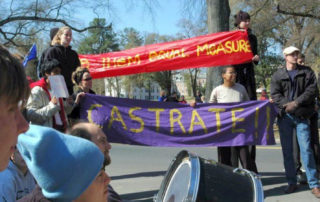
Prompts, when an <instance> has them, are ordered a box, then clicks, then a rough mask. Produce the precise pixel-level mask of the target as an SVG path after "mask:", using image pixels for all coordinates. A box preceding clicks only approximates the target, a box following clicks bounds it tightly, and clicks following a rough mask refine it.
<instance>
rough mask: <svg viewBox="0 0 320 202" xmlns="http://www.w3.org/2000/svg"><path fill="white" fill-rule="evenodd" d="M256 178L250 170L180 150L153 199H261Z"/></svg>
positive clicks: (234, 201)
mask: <svg viewBox="0 0 320 202" xmlns="http://www.w3.org/2000/svg"><path fill="white" fill-rule="evenodd" d="M263 200H264V196H263V188H262V184H261V180H260V178H259V177H258V176H257V175H256V174H255V173H253V172H250V171H247V170H245V169H241V168H232V167H229V166H226V165H223V164H220V163H217V162H215V161H213V160H206V159H203V158H200V157H198V156H196V155H194V154H192V153H189V152H188V151H181V152H179V154H178V155H177V156H176V157H175V159H173V161H172V162H171V164H170V166H169V169H168V171H167V173H166V175H165V177H164V179H163V181H162V183H161V187H160V190H159V192H158V194H157V195H156V196H155V197H154V201H156V202H162V201H163V202H195V201H212V202H237V201H241V202H261V201H263Z"/></svg>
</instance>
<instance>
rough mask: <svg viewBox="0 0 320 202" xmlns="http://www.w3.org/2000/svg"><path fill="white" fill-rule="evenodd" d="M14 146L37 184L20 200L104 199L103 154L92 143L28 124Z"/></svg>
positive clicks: (107, 179)
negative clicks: (27, 128)
mask: <svg viewBox="0 0 320 202" xmlns="http://www.w3.org/2000/svg"><path fill="white" fill-rule="evenodd" d="M17 148H18V150H19V151H20V153H21V155H22V157H23V159H24V160H25V162H26V164H27V166H28V168H29V170H30V172H31V173H32V174H33V176H34V178H35V179H36V181H37V183H38V187H37V188H36V189H35V190H34V191H33V192H32V193H31V194H29V195H27V196H26V197H24V198H22V199H20V200H19V201H20V202H21V201H22V202H26V201H29V202H31V201H33V202H34V201H58V202H67V201H74V202H80V201H94V202H102V201H103V202H105V201H106V199H107V195H108V189H107V186H108V184H109V182H110V178H109V177H108V175H107V174H106V173H105V171H104V167H105V166H104V164H103V162H104V156H103V154H102V152H101V151H100V150H99V148H98V147H97V146H96V145H95V144H93V143H92V142H90V141H88V140H85V139H83V138H79V137H74V136H71V135H66V134H63V133H60V132H59V131H57V130H54V129H52V128H47V127H42V126H36V125H30V129H29V130H28V131H27V132H26V133H24V134H22V135H20V137H19V138H18V144H17Z"/></svg>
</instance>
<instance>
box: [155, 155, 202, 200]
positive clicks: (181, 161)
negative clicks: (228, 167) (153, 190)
mask: <svg viewBox="0 0 320 202" xmlns="http://www.w3.org/2000/svg"><path fill="white" fill-rule="evenodd" d="M199 179H200V161H199V158H198V157H196V156H194V155H192V154H191V153H188V152H187V151H181V152H180V153H179V154H178V155H177V156H176V158H175V159H174V160H173V161H172V162H171V164H170V166H169V169H168V171H167V173H166V175H165V177H164V180H163V181H162V184H161V187H160V190H159V193H158V194H157V197H156V199H155V201H159V202H160V201H167V202H174V201H176V202H177V201H195V200H196V198H197V194H198V188H199Z"/></svg>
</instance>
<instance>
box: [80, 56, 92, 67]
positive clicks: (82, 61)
mask: <svg viewBox="0 0 320 202" xmlns="http://www.w3.org/2000/svg"><path fill="white" fill-rule="evenodd" d="M80 64H81V67H85V68H88V69H89V68H90V62H89V60H88V59H86V58H81V59H80Z"/></svg>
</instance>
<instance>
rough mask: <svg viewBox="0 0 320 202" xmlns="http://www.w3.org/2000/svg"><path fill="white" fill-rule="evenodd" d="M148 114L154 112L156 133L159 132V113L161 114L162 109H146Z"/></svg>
mask: <svg viewBox="0 0 320 202" xmlns="http://www.w3.org/2000/svg"><path fill="white" fill-rule="evenodd" d="M148 111H150V112H156V131H157V132H159V129H160V112H163V111H164V109H161V108H148Z"/></svg>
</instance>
